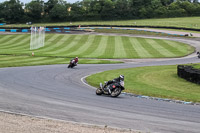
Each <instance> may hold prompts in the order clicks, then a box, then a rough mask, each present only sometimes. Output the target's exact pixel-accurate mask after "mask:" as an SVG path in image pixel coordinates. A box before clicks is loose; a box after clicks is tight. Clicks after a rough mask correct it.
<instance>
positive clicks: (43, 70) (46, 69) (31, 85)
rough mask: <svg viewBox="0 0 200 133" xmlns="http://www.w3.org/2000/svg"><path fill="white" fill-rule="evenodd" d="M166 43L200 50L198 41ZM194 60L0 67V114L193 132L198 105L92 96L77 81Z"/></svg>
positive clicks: (199, 111)
mask: <svg viewBox="0 0 200 133" xmlns="http://www.w3.org/2000/svg"><path fill="white" fill-rule="evenodd" d="M154 38H155V37H154ZM166 39H170V38H166ZM171 40H177V41H181V42H185V43H188V44H190V45H192V46H194V47H196V49H197V50H199V49H200V48H199V47H200V43H199V40H198V39H194V38H192V39H186V38H176V39H175V38H174V39H172V38H171ZM66 62H68V61H66ZM197 62H200V59H198V58H197V56H196V54H195V53H194V54H192V55H189V56H188V57H184V58H180V59H179V58H176V59H156V60H153V59H143V60H139V59H135V60H132V61H130V62H127V63H124V64H104V65H103V64H100V65H99V64H90V65H85V64H80V65H78V67H75V68H74V69H68V68H67V65H44V66H30V67H12V68H0V110H1V111H9V112H14V113H20V114H27V115H31V116H39V117H48V118H52V119H60V120H66V121H72V122H80V123H88V124H95V125H108V126H112V127H119V128H127V129H134V130H141V131H145V132H162V133H165V132H166V133H167V132H170V133H171V132H179V133H188V132H189V133H199V132H200V126H199V125H200V105H185V104H178V103H173V102H165V101H157V100H149V99H143V98H136V97H132V96H128V95H124V94H122V95H120V96H119V97H118V98H111V97H108V96H97V95H96V94H95V89H94V88H93V87H90V86H88V85H86V84H84V83H83V82H82V80H81V79H82V78H83V77H85V76H87V75H90V74H93V73H96V72H101V71H105V70H111V69H118V68H128V67H141V66H152V65H172V64H184V63H197ZM125 84H126V83H125Z"/></svg>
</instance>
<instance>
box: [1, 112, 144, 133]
mask: <svg viewBox="0 0 200 133" xmlns="http://www.w3.org/2000/svg"><path fill="white" fill-rule="evenodd" d="M0 133H141V132H139V131H132V130H125V129H118V128H111V127H105V126H104V127H102V126H95V125H87V124H78V123H70V122H65V121H59V120H52V119H46V118H37V117H31V116H25V115H19V114H12V113H5V112H0Z"/></svg>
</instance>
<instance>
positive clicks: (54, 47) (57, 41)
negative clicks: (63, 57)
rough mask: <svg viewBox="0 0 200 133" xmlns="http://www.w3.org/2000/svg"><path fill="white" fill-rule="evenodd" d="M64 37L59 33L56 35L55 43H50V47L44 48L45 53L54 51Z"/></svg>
mask: <svg viewBox="0 0 200 133" xmlns="http://www.w3.org/2000/svg"><path fill="white" fill-rule="evenodd" d="M65 39H67V38H66V37H65V36H64V35H60V36H59V37H57V38H56V40H55V41H54V42H55V43H52V44H51V47H48V48H46V49H45V50H46V53H51V52H55V51H56V49H57V48H58V47H60V45H62V44H63V40H64V41H65Z"/></svg>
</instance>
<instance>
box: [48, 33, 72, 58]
mask: <svg viewBox="0 0 200 133" xmlns="http://www.w3.org/2000/svg"><path fill="white" fill-rule="evenodd" d="M69 38H70V36H66V35H64V36H63V37H62V38H61V39H60V41H59V42H60V43H59V44H56V45H54V46H52V47H51V50H49V51H47V52H51V53H52V54H54V53H55V52H57V51H58V50H60V49H63V48H65V46H66V45H67V44H66V42H67V40H69Z"/></svg>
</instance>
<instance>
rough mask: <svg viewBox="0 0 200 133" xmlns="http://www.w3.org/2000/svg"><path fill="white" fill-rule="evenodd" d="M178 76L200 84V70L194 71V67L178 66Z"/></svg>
mask: <svg viewBox="0 0 200 133" xmlns="http://www.w3.org/2000/svg"><path fill="white" fill-rule="evenodd" d="M177 75H178V76H179V77H181V78H183V79H185V80H187V81H190V82H193V83H196V84H200V70H199V69H194V68H193V67H192V66H187V65H178V66H177Z"/></svg>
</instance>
